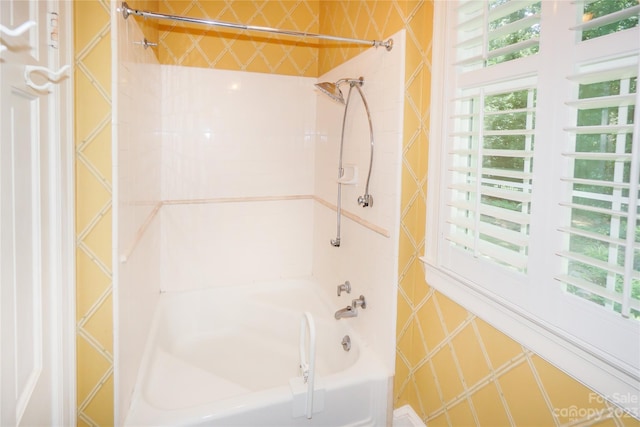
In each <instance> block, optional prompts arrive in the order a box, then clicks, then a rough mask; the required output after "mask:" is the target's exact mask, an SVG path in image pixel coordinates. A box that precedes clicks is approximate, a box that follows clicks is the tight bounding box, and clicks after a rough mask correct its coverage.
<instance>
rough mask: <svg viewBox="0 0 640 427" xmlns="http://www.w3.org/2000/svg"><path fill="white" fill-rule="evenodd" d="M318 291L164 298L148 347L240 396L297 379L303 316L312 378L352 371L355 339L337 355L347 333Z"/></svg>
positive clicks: (279, 289) (304, 286) (257, 288)
mask: <svg viewBox="0 0 640 427" xmlns="http://www.w3.org/2000/svg"><path fill="white" fill-rule="evenodd" d="M267 289H268V290H267ZM320 292H322V291H321V290H320ZM320 292H319V290H318V289H317V288H315V287H314V285H313V283H312V282H307V281H301V280H293V281H285V282H279V283H275V282H270V283H264V284H260V285H255V284H254V285H245V286H233V287H220V288H216V289H213V290H204V291H188V292H182V293H175V294H164V295H163V298H162V300H161V305H160V308H159V312H158V318H157V323H156V325H155V326H154V331H153V332H152V336H153V338H152V339H151V342H150V344H149V345H150V347H151V348H152V349H153V350H152V351H154V352H158V353H163V354H167V355H171V356H172V357H174V358H176V359H179V360H180V361H181V363H188V364H189V365H190V366H192V367H196V368H198V369H199V370H201V371H202V372H207V373H209V374H213V375H215V376H216V377H218V378H221V379H224V380H226V381H229V382H231V383H233V384H236V385H237V386H240V387H241V388H242V389H244V390H246V391H248V392H251V391H258V390H264V389H268V388H271V387H278V386H281V385H283V383H284V382H286V381H285V379H288V378H293V377H296V376H298V375H299V368H298V365H299V356H298V354H299V334H300V324H301V319H302V314H303V313H304V312H309V313H311V315H312V317H313V319H314V321H315V323H316V331H317V337H316V341H317V346H318V351H317V360H316V363H317V365H316V372H317V374H318V375H320V376H328V375H331V374H334V373H336V372H340V371H344V370H346V369H347V368H348V367H349V366H351V365H353V364H354V363H355V362H356V360H357V359H358V355H359V351H360V350H359V345H358V340H357V339H356V338H355V337H354V338H353V345H352V348H351V350H350V351H348V352H347V351H344V350H343V348H342V346H341V341H342V338H343V337H344V336H345V335H348V334H349V333H351V334H352V335H353V331H350V330H349V328H348V327H347V325H346V324H345V323H339V322H337V321H336V320H335V319H334V318H333V316H331V315H332V312H331V306H330V304H329V302H328V301H327V298H326V297H325V296H323V295H322V294H321V293H320ZM330 316H331V317H330ZM256 355H260V359H257V358H256ZM261 360H263V361H268V366H264V364H263V363H261ZM151 363H153V362H151ZM265 363H266V362H265Z"/></svg>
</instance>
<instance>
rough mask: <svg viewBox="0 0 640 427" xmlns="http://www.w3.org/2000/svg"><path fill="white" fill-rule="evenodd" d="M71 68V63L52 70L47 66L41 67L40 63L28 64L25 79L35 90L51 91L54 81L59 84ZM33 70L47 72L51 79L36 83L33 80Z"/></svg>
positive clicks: (25, 68)
mask: <svg viewBox="0 0 640 427" xmlns="http://www.w3.org/2000/svg"><path fill="white" fill-rule="evenodd" d="M70 68H71V66H70V65H65V66H63V67H61V68H60V69H59V70H58V71H51V70H50V69H49V68H47V67H41V66H38V65H27V66H26V67H24V81H25V83H26V84H27V86H29V87H30V88H31V89H33V90H37V91H40V92H49V91H50V90H51V88H52V87H53V84H54V83H55V84H57V83H58V82H59V80H60V79H61V78H62V77H63V76H66V74H67V71H68V70H69V69H70ZM33 72H40V73H42V74H46V75H47V77H48V79H49V80H50V81H48V82H47V83H44V84H41V85H38V84H35V83H34V82H33V80H31V73H33Z"/></svg>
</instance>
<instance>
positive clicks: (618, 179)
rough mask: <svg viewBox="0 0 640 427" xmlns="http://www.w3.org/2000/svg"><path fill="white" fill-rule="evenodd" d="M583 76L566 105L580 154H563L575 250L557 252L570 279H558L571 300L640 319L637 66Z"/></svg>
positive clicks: (594, 67)
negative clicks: (568, 166) (569, 171)
mask: <svg viewBox="0 0 640 427" xmlns="http://www.w3.org/2000/svg"><path fill="white" fill-rule="evenodd" d="M579 70H580V73H579V74H577V75H574V76H571V77H569V80H570V81H572V82H573V83H574V85H575V87H576V91H575V93H576V95H577V96H576V98H575V99H573V100H570V101H569V102H567V103H566V105H568V106H570V107H572V108H573V109H574V111H575V126H570V127H567V128H565V131H567V132H569V134H570V135H571V136H572V137H571V140H572V142H573V149H572V150H571V151H570V152H566V153H563V156H564V157H565V158H566V159H568V160H569V161H570V162H571V165H572V168H571V169H572V170H573V175H572V176H568V177H565V178H564V179H563V182H565V183H566V184H567V185H568V186H569V193H570V197H571V198H570V199H568V200H565V201H564V202H563V203H561V206H563V207H564V208H565V209H566V210H567V215H568V220H567V225H566V226H564V227H561V228H560V231H561V232H563V233H565V234H566V235H567V236H568V245H567V247H566V248H565V250H563V251H560V252H558V255H559V256H560V257H562V259H563V260H564V263H563V265H564V267H563V270H564V272H563V274H561V275H559V276H558V277H556V279H557V280H559V281H560V282H562V283H563V284H564V286H565V290H566V291H567V292H569V293H571V294H574V295H577V296H579V297H581V298H584V299H587V300H589V301H592V302H594V303H597V304H599V305H601V306H603V307H605V308H607V309H609V310H613V311H615V312H619V313H621V314H622V315H623V316H625V317H635V318H640V215H639V214H640V212H639V211H640V204H639V202H638V192H639V181H640V178H639V172H638V169H639V168H640V164H639V163H640V147H639V143H638V135H637V129H638V125H637V123H635V122H636V120H637V116H638V113H637V112H636V106H637V105H638V90H637V81H638V77H637V73H638V59H637V55H634V56H629V57H626V58H618V59H609V60H607V61H602V62H599V63H592V64H584V65H582V66H581V67H579ZM634 115H635V116H636V118H634Z"/></svg>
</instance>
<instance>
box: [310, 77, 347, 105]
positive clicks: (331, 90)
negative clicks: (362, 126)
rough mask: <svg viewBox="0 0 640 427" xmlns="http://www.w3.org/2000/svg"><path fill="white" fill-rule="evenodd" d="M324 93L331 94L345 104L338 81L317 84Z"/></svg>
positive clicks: (335, 99)
mask: <svg viewBox="0 0 640 427" xmlns="http://www.w3.org/2000/svg"><path fill="white" fill-rule="evenodd" d="M315 86H316V87H317V88H318V89H320V91H321V92H322V93H324V94H325V95H329V97H330V98H331V99H333V100H334V101H338V102H339V103H341V104H344V96H342V91H341V90H340V88H339V87H338V85H337V84H336V83H329V82H322V83H316V85H315Z"/></svg>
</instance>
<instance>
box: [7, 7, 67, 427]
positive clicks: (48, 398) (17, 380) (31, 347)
mask: <svg viewBox="0 0 640 427" xmlns="http://www.w3.org/2000/svg"><path fill="white" fill-rule="evenodd" d="M69 13H70V10H69ZM68 18H70V16H69V17H68ZM0 24H1V25H2V28H0V30H3V31H2V32H1V33H0V37H1V44H0V46H3V47H2V48H0V49H2V51H1V52H0V108H1V110H0V333H1V335H0V345H1V350H0V425H1V426H3V427H4V426H13V425H24V426H49V425H57V424H61V423H63V422H66V421H68V419H69V418H68V417H69V416H70V415H69V414H67V412H68V410H67V409H65V408H69V404H68V402H64V400H65V399H67V398H68V396H69V393H68V391H67V390H65V389H64V387H68V386H69V384H68V381H66V380H65V379H63V378H61V375H66V374H65V373H64V372H65V370H66V368H65V360H64V358H65V357H69V355H70V353H69V349H68V342H65V337H66V336H68V331H65V330H64V328H65V327H68V326H65V320H64V319H67V318H68V313H67V312H68V310H69V304H68V300H67V299H65V298H66V297H65V295H61V294H64V293H65V292H66V291H65V289H68V288H66V287H65V286H64V284H63V283H61V278H62V277H63V275H62V272H63V270H64V267H63V261H64V260H63V258H62V257H63V256H66V255H68V254H64V253H62V249H61V246H60V241H61V236H62V235H63V233H64V228H65V227H64V221H65V220H64V218H62V213H61V212H62V209H61V207H62V203H63V201H62V198H61V194H62V188H61V185H62V184H61V178H60V177H61V153H60V147H61V146H62V145H61V143H64V141H61V139H60V127H61V126H60V125H61V123H64V121H63V120H62V117H61V113H62V111H63V109H62V108H61V103H60V100H61V93H60V90H61V85H68V84H71V83H70V81H68V80H69V79H68V78H67V79H65V78H64V77H63V76H60V75H58V74H57V73H56V72H57V71H58V70H59V69H60V63H59V62H60V47H61V46H65V45H66V44H64V43H59V39H60V38H61V37H64V36H65V35H64V34H61V33H60V30H61V29H64V28H66V27H65V26H60V25H59V24H60V10H59V4H58V2H57V1H56V2H54V1H37V0H0ZM27 67H42V68H31V69H29V68H27ZM48 70H51V72H49V71H48ZM28 79H30V80H31V82H32V84H31V85H29V84H28V83H27V81H28ZM52 80H53V82H52ZM65 80H67V81H65ZM47 83H51V84H50V85H47ZM65 381H66V382H65Z"/></svg>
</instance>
